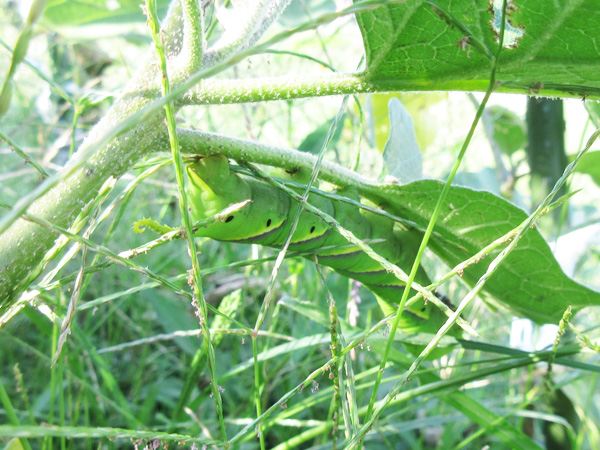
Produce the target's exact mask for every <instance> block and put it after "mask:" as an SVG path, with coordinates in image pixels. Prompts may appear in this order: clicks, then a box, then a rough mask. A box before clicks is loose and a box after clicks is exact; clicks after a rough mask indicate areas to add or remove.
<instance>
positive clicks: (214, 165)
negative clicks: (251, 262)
mask: <svg viewBox="0 0 600 450" xmlns="http://www.w3.org/2000/svg"><path fill="white" fill-rule="evenodd" d="M186 170H187V174H188V177H189V183H188V188H187V193H188V197H189V198H190V202H191V205H190V206H191V213H192V218H193V220H194V221H197V220H201V219H206V218H208V217H210V216H213V215H214V214H217V213H218V212H220V211H222V210H223V209H225V208H227V207H228V206H230V205H232V204H235V203H240V202H243V201H246V200H250V203H248V204H246V205H245V206H244V207H242V208H241V209H239V210H238V211H235V212H232V213H231V214H229V215H227V216H226V217H225V218H224V219H223V220H221V221H217V222H214V223H212V224H211V225H208V226H206V227H204V228H201V229H200V230H198V232H197V233H196V235H197V236H206V237H210V238H213V239H218V240H222V241H238V242H243V241H251V242H257V243H261V244H265V245H268V244H269V243H270V242H271V240H272V239H274V238H275V236H276V235H277V233H278V232H279V231H280V229H281V227H282V225H283V223H284V222H285V219H286V218H287V208H288V204H287V203H286V200H287V201H288V202H289V200H288V199H287V197H285V198H284V199H279V198H277V199H274V198H272V195H270V192H271V191H270V190H269V189H266V188H267V187H268V186H267V185H265V183H262V182H260V181H257V180H254V179H250V178H242V177H240V176H239V175H237V174H236V173H233V172H231V170H230V168H229V161H228V160H227V158H226V157H225V156H223V155H216V156H207V157H204V158H202V159H200V160H199V161H197V162H195V163H193V164H190V165H188V166H187V167H186Z"/></svg>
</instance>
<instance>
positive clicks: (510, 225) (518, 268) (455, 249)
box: [380, 180, 600, 323]
mask: <svg viewBox="0 0 600 450" xmlns="http://www.w3.org/2000/svg"><path fill="white" fill-rule="evenodd" d="M442 188H443V183H441V182H439V181H432V180H425V181H417V182H414V183H410V184H407V185H404V186H387V187H382V195H381V199H380V200H381V202H382V203H383V204H382V206H384V207H385V208H386V209H387V210H390V211H392V212H393V213H394V214H396V215H398V216H400V217H407V218H410V219H411V220H414V221H416V222H417V223H419V224H421V225H422V226H426V225H427V222H428V220H429V217H431V214H432V212H433V209H434V208H435V205H436V202H437V200H438V198H439V196H440V194H441V192H442ZM526 218H527V214H525V212H524V211H522V210H521V209H519V208H518V207H516V206H515V205H513V204H512V203H510V202H508V201H506V200H504V199H502V198H500V197H497V196H495V195H494V194H491V193H489V192H485V191H474V190H471V189H467V188H459V187H452V188H451V190H450V194H449V196H448V199H447V201H446V202H445V206H444V207H443V208H442V211H441V212H440V215H439V219H438V222H437V224H436V227H435V231H436V232H437V234H434V235H433V236H432V238H431V240H430V244H429V246H430V248H431V249H432V250H433V251H434V252H435V253H436V254H437V255H438V256H439V257H440V258H441V259H442V260H444V261H445V262H446V263H447V264H448V265H450V266H452V267H454V266H455V265H457V264H459V263H461V262H462V261H464V260H466V259H468V258H469V257H471V256H473V255H475V254H476V253H477V252H478V251H479V250H481V249H482V248H484V247H485V246H487V245H488V244H490V243H491V242H493V241H494V240H496V239H498V238H500V237H502V236H504V235H505V234H506V233H508V232H509V231H511V230H512V229H514V228H515V227H517V226H518V225H520V224H521V223H522V222H523V221H524V220H525V219H526ZM503 248H504V246H500V248H497V249H496V250H494V251H492V252H491V253H490V254H489V255H487V256H486V257H485V258H483V259H481V260H480V261H479V262H477V263H476V264H473V265H471V266H469V267H468V268H467V269H465V270H464V273H463V275H462V277H463V279H464V280H465V281H466V282H467V283H469V284H471V285H473V284H474V283H475V282H476V281H477V280H478V279H479V278H480V277H481V276H482V275H483V274H484V273H485V271H486V270H487V268H488V266H489V264H490V263H491V261H492V259H493V258H494V257H496V256H497V255H498V254H499V253H500V251H501V250H503ZM484 291H485V293H486V294H489V295H490V296H491V299H493V300H494V301H495V302H496V303H497V304H500V305H502V306H504V307H505V308H508V309H509V310H511V311H512V312H513V313H515V314H517V315H519V316H523V317H528V318H530V319H531V320H533V321H535V322H537V323H558V321H559V320H560V318H561V317H562V314H563V312H564V311H565V309H566V308H567V307H568V306H569V305H571V306H572V307H573V309H574V310H575V311H576V310H578V309H581V308H584V307H586V306H594V305H597V306H600V293H599V292H595V291H593V290H591V289H588V288H587V287H585V286H582V285H580V284H578V283H576V282H575V281H573V280H571V279H570V278H569V277H568V276H567V275H565V274H564V272H563V271H562V269H561V268H560V266H559V264H558V262H557V261H556V259H555V258H554V256H553V255H552V251H551V250H550V247H548V244H547V243H546V241H545V240H544V238H543V237H542V236H541V234H540V233H539V232H538V231H537V230H536V229H535V228H534V229H530V230H529V231H528V232H527V233H526V234H525V236H524V237H523V238H522V239H521V240H520V242H519V244H518V245H517V247H516V248H515V249H514V250H513V251H512V252H511V253H510V255H509V256H508V257H507V258H506V259H505V260H504V262H503V264H502V265H501V266H500V267H499V268H498V269H497V271H496V273H495V274H494V275H493V276H492V277H491V278H490V279H489V280H488V281H487V283H486V284H485V287H484Z"/></svg>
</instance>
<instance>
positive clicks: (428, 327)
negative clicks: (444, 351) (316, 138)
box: [187, 155, 459, 333]
mask: <svg viewBox="0 0 600 450" xmlns="http://www.w3.org/2000/svg"><path fill="white" fill-rule="evenodd" d="M187 173H188V176H189V179H190V183H189V184H188V191H187V193H188V197H189V198H190V201H191V208H192V210H191V213H192V218H193V219H194V221H197V220H200V219H204V218H206V217H208V216H210V215H213V214H216V213H217V212H219V211H221V210H223V209H224V208H226V207H228V206H229V205H230V204H233V203H238V202H242V201H244V200H248V199H250V200H251V202H250V203H248V204H247V205H246V206H244V207H243V208H241V209H240V210H239V211H237V212H236V213H233V214H231V215H230V216H228V217H227V218H226V219H225V220H224V221H221V222H215V223H213V224H211V225H209V226H207V227H205V228H202V229H200V230H198V232H197V234H196V235H197V236H204V237H210V238H213V239H216V240H221V241H231V242H248V243H257V244H261V245H267V246H272V247H281V246H282V245H283V243H284V241H285V239H286V238H287V236H288V234H289V232H290V228H291V225H292V222H293V219H294V217H295V214H296V205H297V204H296V202H292V201H291V200H290V197H289V196H288V195H287V194H286V193H285V192H283V191H281V190H279V189H277V188H275V187H273V186H271V185H269V184H267V183H265V182H262V181H260V180H255V179H251V178H246V177H242V176H240V175H238V174H236V173H234V172H232V171H231V170H230V168H229V162H228V160H227V158H226V157H224V156H221V155H219V156H209V157H204V158H202V159H201V160H199V161H197V162H195V163H193V164H190V165H188V166H187ZM286 176H287V177H291V178H292V179H294V180H295V181H296V180H298V179H300V180H299V181H306V174H305V173H302V172H300V173H294V174H287V175H286ZM303 177H304V179H302V178H303ZM339 192H340V194H342V195H343V196H345V197H348V198H352V199H356V200H357V201H358V200H359V196H358V193H357V192H356V191H355V190H353V189H343V190H341V191H339ZM308 202H309V203H310V204H311V205H313V206H315V207H316V208H318V209H319V210H321V211H323V212H325V213H327V214H329V215H330V216H332V217H334V218H335V219H336V220H337V221H338V223H340V225H341V226H342V227H344V228H345V229H347V230H349V231H351V232H352V233H353V234H354V235H355V236H356V237H358V238H359V239H361V240H363V241H366V242H368V243H369V245H370V247H371V248H373V250H374V251H375V252H377V253H378V254H379V255H381V256H382V257H384V258H385V259H387V260H388V261H390V262H392V263H394V264H396V265H397V266H399V267H401V268H403V269H404V270H405V271H408V270H409V269H410V267H411V265H412V263H413V260H414V257H415V255H416V250H417V248H418V242H419V241H418V238H417V237H416V236H414V235H413V233H415V232H414V231H410V230H408V231H406V230H405V231H400V232H395V231H394V222H393V221H392V220H391V219H389V218H387V217H384V216H381V215H378V214H375V213H371V212H368V211H364V210H361V209H359V208H357V207H355V206H353V205H350V204H348V203H344V202H341V201H335V200H332V199H329V198H326V197H323V196H321V195H318V194H315V193H311V194H310V196H309V198H308ZM290 248H292V249H294V250H297V251H301V252H307V253H313V254H315V255H317V257H318V261H319V263H321V264H323V265H326V266H328V267H331V268H332V269H333V270H335V271H336V272H338V273H340V274H341V275H344V276H346V277H349V278H352V279H355V280H357V281H359V282H360V283H362V284H363V285H364V286H365V287H367V288H368V289H369V290H371V291H372V292H373V293H374V294H375V295H376V297H377V300H378V302H379V303H380V306H381V307H382V309H383V311H384V313H385V314H386V315H387V314H388V313H390V312H392V311H396V308H397V306H396V305H397V304H398V303H399V301H400V298H401V296H402V292H403V290H404V288H405V284H404V282H402V281H401V280H399V279H398V278H396V276H395V275H394V274H393V273H390V272H388V271H387V270H385V269H384V268H383V267H382V266H381V265H380V264H379V263H378V262H377V261H375V260H374V259H372V258H371V257H369V256H368V255H367V254H365V253H364V252H363V251H361V250H360V249H359V248H358V247H356V246H354V245H351V244H349V242H348V241H347V240H346V239H345V238H344V237H343V236H342V235H340V234H339V233H338V232H337V231H335V230H334V229H332V228H331V227H330V226H329V225H328V224H326V223H325V222H323V221H322V220H321V219H319V218H318V217H317V216H316V215H314V214H312V213H310V212H308V211H303V212H302V214H301V215H300V219H299V222H298V225H297V228H296V231H295V233H294V235H293V237H292V240H291V244H290ZM416 281H417V282H419V283H421V284H428V283H429V280H428V277H427V274H426V273H425V271H424V270H423V269H422V268H420V269H419V272H418V275H417V280H416ZM445 320H446V316H445V315H444V314H443V313H442V312H441V311H439V309H437V308H436V307H435V306H433V305H430V304H425V303H424V302H423V301H422V300H421V301H420V302H417V303H415V304H414V305H412V306H411V307H410V309H408V310H407V311H405V313H404V314H403V316H402V318H401V324H400V326H401V327H402V329H403V330H404V331H406V332H409V333H417V332H428V333H435V332H436V331H437V330H438V329H439V327H440V326H441V325H442V324H443V323H444V322H445ZM455 329H456V330H457V332H458V331H459V329H458V327H455Z"/></svg>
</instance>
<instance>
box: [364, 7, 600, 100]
mask: <svg viewBox="0 0 600 450" xmlns="http://www.w3.org/2000/svg"><path fill="white" fill-rule="evenodd" d="M509 3H510V4H513V7H512V8H509V11H508V19H509V25H508V26H507V33H506V35H505V41H504V42H505V44H507V45H506V46H505V48H504V50H503V52H502V54H501V57H500V64H499V68H498V73H497V80H498V81H499V82H500V85H499V90H508V91H510V90H513V91H520V92H527V91H530V92H542V93H544V94H552V93H568V94H571V95H594V96H598V95H600V78H598V71H599V69H600V45H599V37H598V32H597V30H598V23H599V22H600V8H599V7H598V1H597V0H564V1H560V2H553V1H548V0H521V1H519V2H509ZM493 4H494V5H495V7H494V8H490V1H479V2H474V1H472V0H456V1H452V2H442V1H426V0H407V1H406V2H398V3H396V2H394V3H392V4H389V5H386V6H383V7H380V8H376V9H373V10H370V11H367V12H364V13H362V14H359V15H357V20H358V24H359V26H360V29H361V32H362V35H363V41H364V46H365V51H366V59H367V70H366V75H367V76H368V77H369V79H370V81H371V82H372V83H374V84H376V85H381V87H387V89H389V90H402V89H403V88H404V89H406V88H407V86H410V88H411V89H412V90H414V89H417V88H419V87H421V88H422V89H424V90H427V89H436V90H440V89H450V90H453V89H455V90H485V89H486V86H487V83H488V80H489V77H490V69H491V61H492V59H493V55H494V54H495V53H496V52H497V48H498V44H497V42H496V41H497V34H498V29H499V23H500V17H501V12H500V8H501V5H502V1H501V0H495V1H494V2H493Z"/></svg>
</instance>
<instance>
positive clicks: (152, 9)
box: [146, 0, 227, 441]
mask: <svg viewBox="0 0 600 450" xmlns="http://www.w3.org/2000/svg"><path fill="white" fill-rule="evenodd" d="M190 1H191V2H192V3H194V4H195V3H196V2H195V1H194V0H186V1H185V2H184V11H185V12H186V13H187V14H184V24H185V25H187V29H186V30H185V31H186V32H187V34H188V37H187V38H186V42H187V43H188V49H189V51H190V52H192V53H196V52H198V51H202V49H203V36H202V31H200V34H201V35H200V36H198V35H197V32H198V29H200V30H201V29H202V26H203V23H202V19H201V18H202V15H201V14H200V15H199V16H198V15H195V16H194V17H191V16H190V15H191V14H194V13H196V12H197V4H196V7H194V6H193V5H191V4H190ZM146 6H147V8H148V25H149V27H150V31H151V33H152V38H153V40H154V45H155V48H156V52H157V54H158V56H159V59H160V68H161V72H162V79H161V81H162V88H163V92H162V94H163V97H166V96H168V95H169V93H170V91H171V87H170V84H169V75H168V70H167V58H166V55H165V46H164V37H163V35H162V34H161V32H160V29H159V23H158V16H157V14H156V0H146ZM198 22H199V23H198ZM198 38H200V48H198V46H197V45H194V44H192V43H190V41H195V40H197V39H198ZM202 57H203V53H200V55H196V57H193V58H192V60H191V61H189V63H190V64H194V65H197V64H198V59H197V58H200V59H202ZM164 108H165V114H166V118H167V128H168V131H169V143H170V145H171V151H172V156H173V163H174V165H175V174H176V178H177V187H178V189H179V210H180V212H181V216H182V222H183V228H184V232H185V238H186V241H187V244H188V250H189V254H190V258H191V260H192V261H191V262H192V273H193V278H192V280H193V281H192V287H193V290H194V301H192V304H194V306H195V307H196V309H197V315H198V319H199V320H200V328H202V335H203V340H202V341H203V343H204V347H205V351H206V355H207V356H208V369H209V372H210V385H211V391H212V396H213V399H214V402H215V408H216V411H217V416H218V418H219V424H220V427H221V434H222V438H223V440H224V441H226V440H227V432H226V430H225V423H224V420H223V400H222V399H221V392H220V391H219V386H218V385H217V374H216V367H215V365H216V362H215V351H214V348H213V345H212V342H211V338H210V328H209V324H208V309H207V307H206V300H205V299H204V294H203V293H202V278H201V276H200V265H199V262H198V254H197V252H196V245H195V242H194V235H193V227H192V219H191V215H190V210H189V207H188V204H189V201H188V199H187V195H186V191H185V177H184V174H183V159H182V157H181V153H180V149H179V138H178V137H177V127H176V125H175V107H174V104H173V102H172V101H168V102H166V103H165V105H164Z"/></svg>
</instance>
